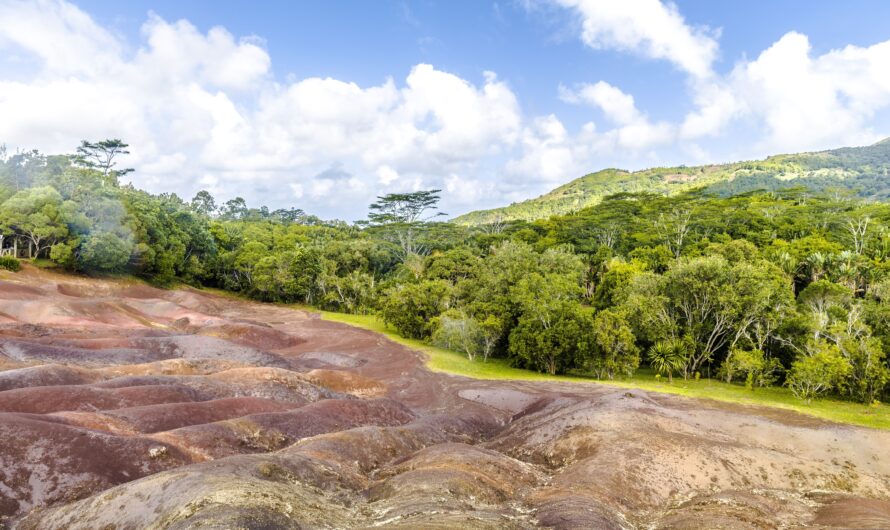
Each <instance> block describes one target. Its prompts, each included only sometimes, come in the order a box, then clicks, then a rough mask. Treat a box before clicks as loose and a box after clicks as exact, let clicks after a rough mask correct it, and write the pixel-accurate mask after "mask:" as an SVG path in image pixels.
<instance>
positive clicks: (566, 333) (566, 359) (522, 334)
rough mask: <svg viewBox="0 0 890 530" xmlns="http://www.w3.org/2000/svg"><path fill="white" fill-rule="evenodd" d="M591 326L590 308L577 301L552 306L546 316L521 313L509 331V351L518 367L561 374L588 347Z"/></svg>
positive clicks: (591, 315)
mask: <svg viewBox="0 0 890 530" xmlns="http://www.w3.org/2000/svg"><path fill="white" fill-rule="evenodd" d="M592 329H593V314H592V310H590V309H586V308H584V307H582V306H581V305H580V304H578V303H577V302H574V303H573V302H567V303H564V304H561V305H560V306H559V307H554V308H552V312H551V314H550V315H549V316H548V318H547V319H541V318H540V317H539V316H538V315H523V316H522V317H521V318H520V319H519V323H518V324H517V325H516V327H515V328H513V330H512V331H511V332H510V354H511V355H512V356H513V359H514V362H515V363H516V364H518V365H520V366H524V367H526V368H532V369H534V370H538V371H541V372H547V373H548V374H551V375H553V374H558V373H562V372H564V371H565V370H566V369H568V368H569V367H571V366H573V364H574V363H575V360H576V359H578V358H580V357H582V355H583V354H582V352H584V351H587V349H588V348H589V347H590V346H589V345H590V344H591V337H590V333H591V330H592Z"/></svg>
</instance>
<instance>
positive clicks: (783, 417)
mask: <svg viewBox="0 0 890 530" xmlns="http://www.w3.org/2000/svg"><path fill="white" fill-rule="evenodd" d="M888 455H890V432H885V431H877V430H871V429H865V428H858V427H850V426H844V425H837V424H833V423H830V422H825V421H820V420H813V419H811V418H808V417H805V416H802V415H799V414H795V413H792V412H786V411H783V410H778V409H766V408H756V407H743V406H734V405H731V404H726V403H715V402H711V401H697V400H693V399H688V398H682V397H678V396H669V395H661V394H654V393H648V392H644V391H639V390H631V391H628V390H624V389H620V390H619V389H615V388H612V387H607V386H600V385H596V384H591V383H545V382H504V381H498V382H495V381H480V380H472V379H467V378H462V377H456V376H449V375H445V374H439V373H432V372H430V371H429V370H427V369H426V368H425V366H424V363H423V359H422V357H421V354H419V353H417V352H414V351H412V350H410V349H408V348H405V347H403V346H400V345H398V344H395V343H393V342H390V341H388V340H387V339H386V338H384V337H381V336H379V335H377V334H375V333H372V332H369V331H365V330H360V329H356V328H351V327H349V326H345V325H342V324H337V323H333V322H328V321H323V320H321V319H319V318H318V317H317V315H314V314H312V313H309V312H304V311H297V310H293V309H288V308H283V307H278V306H272V305H263V304H256V303H250V302H246V301H238V300H233V299H229V298H222V297H219V296H214V295H210V294H207V293H204V292H201V291H196V290H192V289H181V290H171V291H165V290H159V289H154V288H151V287H147V286H144V285H140V284H136V283H133V282H124V281H100V280H94V279H84V278H75V277H70V276H65V275H59V274H54V273H51V272H46V271H39V270H36V269H34V268H32V267H26V268H25V270H24V271H22V272H20V273H18V274H12V273H6V272H3V273H0V527H3V526H8V527H10V528H20V529H55V528H59V529H61V528H65V529H98V528H102V529H115V530H124V529H184V528H208V529H223V528H247V529H265V528H370V527H388V528H425V529H426V528H462V529H474V528H535V527H547V528H616V529H624V528H640V529H643V528H646V529H667V528H676V529H687V528H698V529H712V528H727V529H749V528H750V529H770V528H890V458H888Z"/></svg>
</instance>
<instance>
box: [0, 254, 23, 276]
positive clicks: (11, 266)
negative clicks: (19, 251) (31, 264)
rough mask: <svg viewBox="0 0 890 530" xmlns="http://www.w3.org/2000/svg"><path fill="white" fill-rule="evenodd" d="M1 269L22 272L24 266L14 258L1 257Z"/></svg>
mask: <svg viewBox="0 0 890 530" xmlns="http://www.w3.org/2000/svg"><path fill="white" fill-rule="evenodd" d="M0 269H5V270H8V271H12V272H18V271H20V270H22V264H21V262H19V260H17V259H16V258H14V257H12V256H0Z"/></svg>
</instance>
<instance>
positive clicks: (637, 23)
mask: <svg viewBox="0 0 890 530" xmlns="http://www.w3.org/2000/svg"><path fill="white" fill-rule="evenodd" d="M555 1H556V2H557V3H558V4H559V5H561V6H563V7H566V8H570V9H573V10H575V11H576V12H577V13H578V15H579V17H580V20H581V39H582V40H583V41H584V43H585V44H587V45H588V46H590V47H591V48H594V49H615V50H619V51H628V52H633V53H636V54H640V55H643V56H645V57H650V58H652V59H664V60H667V61H670V62H671V63H673V64H674V65H675V66H676V67H678V68H680V69H681V70H683V71H685V72H687V73H689V74H690V75H692V76H695V77H707V76H708V75H710V73H711V65H712V63H713V62H714V60H715V58H716V57H717V52H718V50H719V45H718V43H717V41H716V39H715V38H714V36H713V34H712V32H711V31H709V30H708V29H707V28H700V27H698V28H697V27H692V26H690V25H688V24H687V23H686V21H685V20H684V19H683V16H682V15H681V14H680V11H679V10H678V9H677V6H676V5H674V4H673V3H670V2H667V3H663V2H660V1H659V0H620V1H615V0H555Z"/></svg>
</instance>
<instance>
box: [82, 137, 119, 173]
mask: <svg viewBox="0 0 890 530" xmlns="http://www.w3.org/2000/svg"><path fill="white" fill-rule="evenodd" d="M127 147H129V145H127V144H126V143H124V142H123V141H122V140H120V139H118V138H114V139H106V140H102V141H101V142H95V143H93V142H88V141H86V140H84V141H82V142H80V146H79V147H78V148H77V155H75V162H77V163H78V164H79V165H81V166H83V167H86V168H90V169H96V170H98V171H101V172H102V175H103V176H105V177H112V178H113V180H114V182H117V179H118V178H119V177H121V176H123V175H126V174H127V173H130V172H132V171H133V169H132V168H127V169H120V170H116V169H114V168H115V166H117V161H116V160H115V159H116V158H117V157H118V156H119V155H128V154H130V152H129V151H128V150H127Z"/></svg>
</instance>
